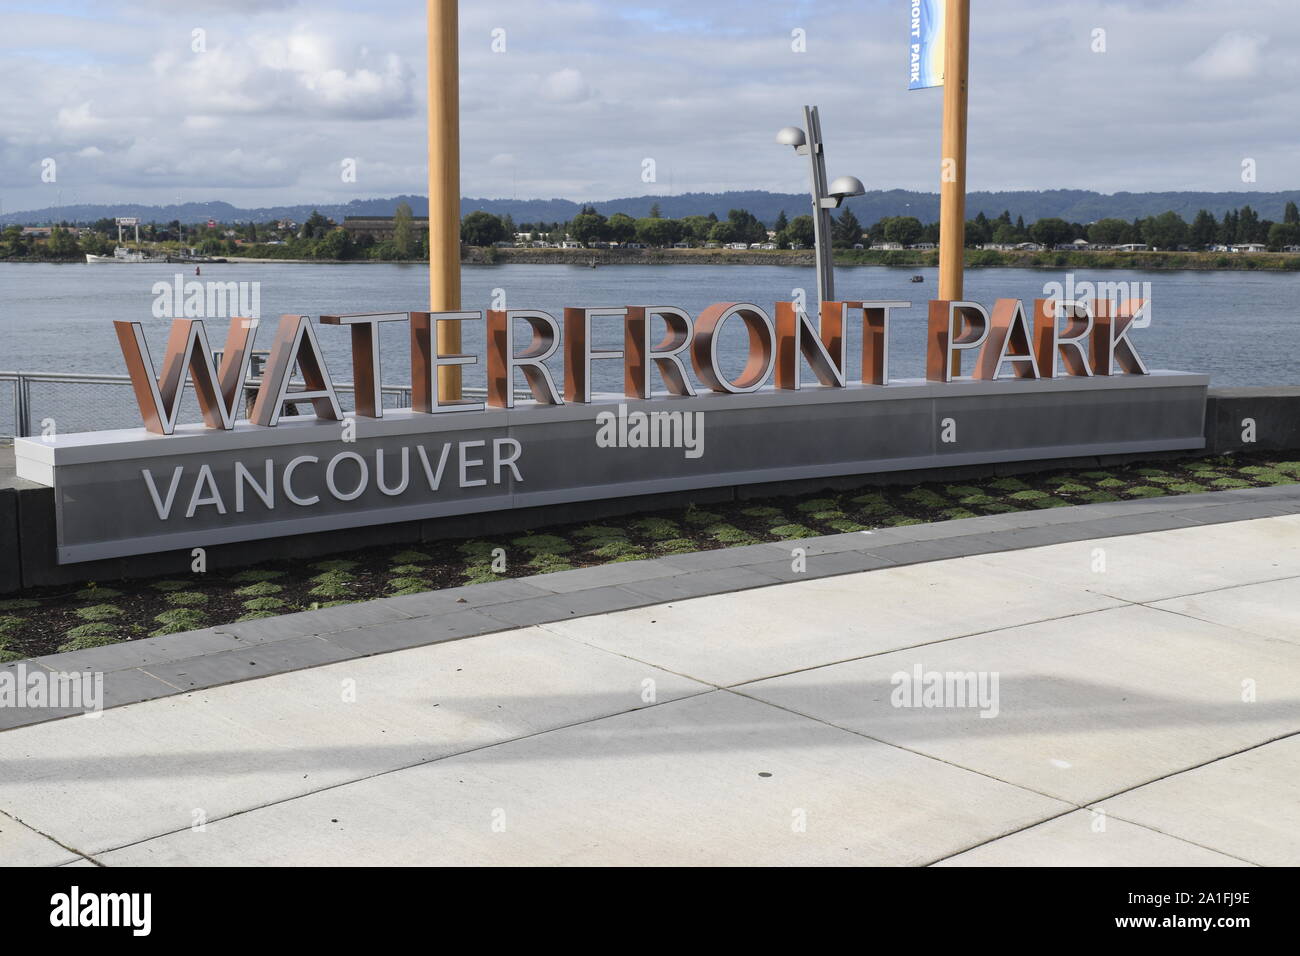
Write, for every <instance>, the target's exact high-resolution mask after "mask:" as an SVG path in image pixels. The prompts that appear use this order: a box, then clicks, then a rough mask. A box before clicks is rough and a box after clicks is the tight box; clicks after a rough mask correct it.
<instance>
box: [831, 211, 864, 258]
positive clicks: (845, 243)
mask: <svg viewBox="0 0 1300 956" xmlns="http://www.w3.org/2000/svg"><path fill="white" fill-rule="evenodd" d="M862 231H863V230H862V223H860V222H858V217H857V216H855V215H853V210H852V209H849V208H848V207H847V206H846V207H845V208H844V211H843V212H842V213H840V218H839V219H838V220H837V221H836V222H835V225H834V227H833V228H832V229H831V240H832V244H833V245H837V246H842V247H847V248H849V249H852V248H853V247H854V246H855V245H857V244H858V243H860V242H862Z"/></svg>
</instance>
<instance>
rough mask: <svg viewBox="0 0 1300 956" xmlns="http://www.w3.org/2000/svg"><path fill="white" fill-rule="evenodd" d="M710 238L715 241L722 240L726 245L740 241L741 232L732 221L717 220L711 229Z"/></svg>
mask: <svg viewBox="0 0 1300 956" xmlns="http://www.w3.org/2000/svg"><path fill="white" fill-rule="evenodd" d="M709 239H710V240H712V241H713V242H721V243H723V244H724V245H725V244H727V243H729V242H739V241H740V233H739V232H737V231H736V227H735V225H734V224H733V223H730V222H715V223H714V224H713V228H712V229H710V230H709Z"/></svg>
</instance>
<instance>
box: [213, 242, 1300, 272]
mask: <svg viewBox="0 0 1300 956" xmlns="http://www.w3.org/2000/svg"><path fill="white" fill-rule="evenodd" d="M225 258H227V259H229V260H230V261H231V262H298V263H338V262H381V261H387V262H392V261H393V260H377V259H346V260H327V259H270V258H252V257H241V256H226V257H225ZM965 259H966V267H967V268H969V269H979V268H1007V269H1062V268H1070V269H1127V270H1132V271H1138V272H1145V271H1165V270H1169V271H1179V270H1181V271H1206V272H1208V271H1242V272H1297V271H1300V255H1296V254H1293V253H1281V252H1261V253H1220V252H1111V251H1108V250H1098V251H1086V252H1075V251H1065V250H1059V251H1044V252H1021V251H1005V252H1004V251H998V250H991V249H987V250H986V249H967V250H966V256H965ZM407 261H408V262H409V263H410V264H413V265H423V264H425V262H426V261H427V260H407ZM461 262H462V263H464V264H465V265H478V266H494V265H511V264H515V265H562V266H580V267H586V268H590V267H592V266H593V265H595V266H598V267H599V266H621V265H646V266H671V265H701V266H719V265H741V266H803V267H807V268H810V269H811V268H813V266H814V265H815V262H814V258H813V252H812V250H811V249H804V250H792V249H773V250H762V249H749V250H744V251H741V250H739V249H520V248H482V247H477V246H475V247H469V248H466V249H465V250H464V252H463V254H462V256H461ZM835 264H836V265H838V266H886V267H893V268H937V267H938V265H939V253H938V252H937V251H936V250H930V249H901V250H879V249H837V250H836V252H835Z"/></svg>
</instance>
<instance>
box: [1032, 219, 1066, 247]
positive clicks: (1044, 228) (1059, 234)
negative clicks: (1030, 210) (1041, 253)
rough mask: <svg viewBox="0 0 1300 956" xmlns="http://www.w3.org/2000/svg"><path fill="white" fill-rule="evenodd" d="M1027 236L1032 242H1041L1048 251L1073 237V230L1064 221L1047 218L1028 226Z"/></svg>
mask: <svg viewBox="0 0 1300 956" xmlns="http://www.w3.org/2000/svg"><path fill="white" fill-rule="evenodd" d="M1029 235H1030V238H1032V239H1033V240H1034V242H1041V243H1042V244H1043V245H1044V246H1046V247H1047V248H1048V249H1054V248H1056V246H1058V245H1060V244H1061V243H1065V242H1069V241H1070V240H1071V239H1072V238H1073V237H1074V228H1073V227H1072V226H1071V225H1070V224H1069V223H1068V222H1066V221H1065V220H1064V219H1057V218H1055V217H1052V216H1049V217H1048V218H1046V219H1040V220H1038V221H1037V222H1036V223H1034V224H1033V225H1032V226H1030V227H1029Z"/></svg>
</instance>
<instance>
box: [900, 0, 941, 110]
mask: <svg viewBox="0 0 1300 956" xmlns="http://www.w3.org/2000/svg"><path fill="white" fill-rule="evenodd" d="M909 3H910V4H911V19H910V24H911V32H910V34H909V37H910V41H911V42H910V43H909V46H908V49H909V51H910V52H911V74H910V75H911V79H910V80H909V82H908V84H907V88H908V89H909V90H924V89H928V88H929V87H932V86H943V10H944V2H943V0H909Z"/></svg>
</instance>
